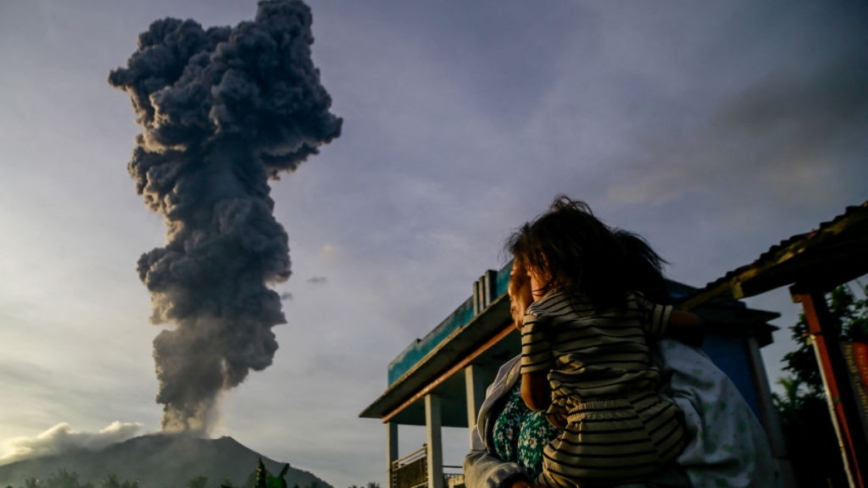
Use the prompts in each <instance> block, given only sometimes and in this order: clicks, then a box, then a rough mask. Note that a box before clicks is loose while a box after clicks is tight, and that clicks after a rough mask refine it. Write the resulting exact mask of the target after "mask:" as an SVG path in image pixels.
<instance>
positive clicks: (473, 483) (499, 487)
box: [464, 429, 532, 488]
mask: <svg viewBox="0 0 868 488" xmlns="http://www.w3.org/2000/svg"><path fill="white" fill-rule="evenodd" d="M516 483H519V484H520V485H521V484H526V485H525V486H530V485H531V484H532V483H531V480H530V478H528V476H527V474H526V473H525V472H524V470H523V469H522V468H521V466H519V465H518V464H516V463H509V462H503V461H501V460H500V459H498V458H497V457H496V456H492V455H491V454H489V453H488V451H487V450H486V449H485V446H484V445H483V444H482V439H481V438H480V437H479V430H478V429H471V432H470V453H468V454H467V456H465V457H464V484H465V486H466V487H467V488H521V486H515V487H514V485H515V484H516Z"/></svg>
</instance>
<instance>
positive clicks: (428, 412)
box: [425, 393, 443, 488]
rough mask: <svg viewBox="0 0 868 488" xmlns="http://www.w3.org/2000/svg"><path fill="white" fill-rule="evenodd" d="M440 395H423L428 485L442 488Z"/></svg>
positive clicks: (432, 487)
mask: <svg viewBox="0 0 868 488" xmlns="http://www.w3.org/2000/svg"><path fill="white" fill-rule="evenodd" d="M440 427H441V422H440V397H438V396H436V395H433V394H430V393H429V394H427V395H425V429H426V430H427V438H428V444H427V447H428V452H427V453H426V454H427V456H426V457H427V459H428V487H427V488H443V440H442V437H441V432H440Z"/></svg>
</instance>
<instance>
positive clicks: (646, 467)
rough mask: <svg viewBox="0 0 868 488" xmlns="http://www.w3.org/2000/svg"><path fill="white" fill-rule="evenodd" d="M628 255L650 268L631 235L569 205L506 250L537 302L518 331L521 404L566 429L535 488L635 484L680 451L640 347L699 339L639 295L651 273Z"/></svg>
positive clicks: (669, 410) (678, 433) (685, 318)
mask: <svg viewBox="0 0 868 488" xmlns="http://www.w3.org/2000/svg"><path fill="white" fill-rule="evenodd" d="M637 243H638V244H637ZM637 245H638V246H639V248H640V249H638V251H639V252H640V253H644V254H645V256H643V257H644V260H643V262H645V263H651V265H653V266H657V267H658V268H659V263H660V262H661V260H660V258H659V257H658V256H657V255H656V253H654V252H653V251H652V250H651V249H650V248H649V247H647V245H645V244H644V242H643V241H641V239H640V238H638V236H635V235H632V234H629V233H624V232H623V231H613V230H611V229H609V228H608V227H607V226H606V225H604V224H603V223H602V222H600V221H599V220H598V219H597V218H595V217H594V216H593V214H592V213H591V211H590V209H589V208H588V207H587V205H586V204H584V203H582V202H575V201H572V200H570V199H568V198H566V197H559V198H557V199H556V200H555V202H554V203H553V204H552V207H551V210H550V211H549V212H548V213H546V214H544V215H543V216H541V217H539V218H538V219H537V220H536V221H534V222H533V223H530V224H525V225H524V226H523V227H522V228H521V229H520V230H519V231H518V232H516V233H515V234H514V235H513V237H512V238H511V239H510V243H509V248H510V251H511V252H512V254H513V256H514V257H515V260H516V261H519V262H520V263H521V265H523V266H525V267H526V269H527V272H528V275H529V277H530V284H531V292H532V293H533V298H534V299H536V301H535V302H534V303H533V304H532V305H531V306H530V307H529V308H528V309H527V312H526V314H525V316H524V323H523V325H522V328H521V331H522V358H521V373H522V381H521V394H522V398H523V399H524V401H525V403H526V404H527V406H528V408H530V409H531V410H534V411H539V410H543V409H546V408H547V410H546V417H547V418H548V420H549V422H551V423H552V424H553V425H555V426H557V427H561V428H564V429H565V430H564V431H563V433H562V434H561V435H560V436H558V437H557V438H556V439H554V440H553V441H552V442H550V443H549V444H548V445H547V446H546V447H545V449H544V451H543V454H544V459H543V466H542V468H543V471H542V474H541V475H540V476H539V478H538V479H537V483H539V484H543V485H548V486H552V487H558V488H559V487H565V488H566V487H586V486H600V485H617V484H622V483H627V482H633V481H641V480H642V479H645V478H648V477H650V476H651V475H653V474H655V473H656V472H657V471H659V470H660V469H661V468H662V467H663V466H664V465H665V464H666V463H668V462H670V461H672V460H674V459H675V457H676V456H677V455H678V454H679V452H680V451H681V449H682V448H683V446H684V444H685V442H686V436H685V432H684V427H683V424H682V420H681V413H680V411H679V410H678V409H677V407H676V406H675V405H674V404H672V403H670V402H667V401H665V400H663V399H662V398H660V397H659V395H658V394H657V390H658V388H659V386H660V375H659V371H658V370H657V369H656V368H655V367H653V366H652V365H651V361H650V356H649V351H650V350H649V346H648V341H649V340H656V339H658V338H660V337H662V335H663V334H664V333H667V332H678V329H679V328H680V329H682V330H688V331H689V330H690V329H691V328H692V329H693V330H696V329H697V327H696V326H697V325H698V323H699V320H698V318H697V317H696V316H695V315H693V314H689V313H686V312H679V311H673V310H672V307H671V306H664V305H660V304H655V303H653V302H651V301H649V300H648V299H647V298H646V296H645V295H644V294H643V293H641V292H638V291H636V290H639V289H642V290H646V289H648V286H647V283H640V281H641V279H642V277H643V276H648V274H649V273H647V272H644V271H647V270H639V269H637V266H636V262H637V261H636V259H635V256H636V255H637V249H636V246H637ZM629 246H633V248H632V249H629V248H628V247H629ZM643 246H644V247H643ZM649 253H650V254H649ZM649 257H650V258H649ZM650 274H652V275H653V273H650ZM658 276H659V273H658Z"/></svg>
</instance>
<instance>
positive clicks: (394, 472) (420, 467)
mask: <svg viewBox="0 0 868 488" xmlns="http://www.w3.org/2000/svg"><path fill="white" fill-rule="evenodd" d="M427 450H428V446H427V445H424V444H423V445H422V448H421V449H417V450H415V451H413V452H411V453H410V454H407V455H406V456H404V457H402V458H399V459H396V460H394V461H392V466H391V478H392V488H415V487H418V486H419V485H426V484H427V483H428V458H427Z"/></svg>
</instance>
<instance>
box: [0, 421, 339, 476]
mask: <svg viewBox="0 0 868 488" xmlns="http://www.w3.org/2000/svg"><path fill="white" fill-rule="evenodd" d="M260 457H262V461H263V463H264V464H265V467H266V469H268V471H269V472H271V473H272V474H275V475H276V474H277V473H279V472H280V470H281V468H282V467H283V464H284V463H278V462H276V461H273V460H271V459H268V458H266V457H265V456H261V455H260V454H257V453H256V452H254V451H252V450H250V449H248V448H246V447H244V446H243V445H241V444H240V443H238V442H237V441H236V440H235V439H233V438H231V437H221V438H220V439H199V438H196V437H192V436H185V435H169V434H152V435H146V436H141V437H136V438H133V439H130V440H128V441H126V442H121V443H118V444H114V445H111V446H108V447H107V448H105V449H103V450H101V451H87V450H83V449H82V450H76V451H70V452H68V453H65V454H61V455H57V456H46V457H41V458H36V459H27V460H24V461H19V462H16V463H12V464H7V465H5V466H0V486H9V485H11V486H14V487H18V486H23V485H24V480H26V479H28V478H38V479H41V480H44V479H46V478H48V477H49V476H50V475H51V474H52V473H54V472H56V471H57V470H59V469H66V470H68V471H74V472H76V473H78V475H79V479H80V480H82V481H83V482H84V481H90V482H92V483H93V484H94V485H95V486H97V487H98V486H99V482H100V481H102V480H103V479H104V478H105V477H106V476H108V475H109V474H116V475H117V476H118V477H119V478H120V479H122V480H123V479H126V480H129V481H133V480H138V481H139V485H140V486H141V488H184V487H186V486H187V481H189V480H190V479H192V478H195V477H196V476H207V477H208V484H207V486H208V487H209V488H213V487H218V486H219V484H220V483H222V482H223V481H224V480H229V481H231V482H232V484H233V485H235V486H242V485H243V484H244V482H245V481H247V477H248V475H249V474H250V473H251V472H253V471H254V470H255V469H256V463H257V460H258V459H259V458H260ZM285 479H286V481H287V484H288V485H289V486H290V487H292V486H293V485H295V484H298V485H299V486H301V487H303V486H305V485H310V484H311V483H312V482H316V483H317V485H318V486H319V487H320V488H332V487H331V485H329V484H328V483H326V482H324V481H322V480H321V479H319V478H317V477H316V476H314V475H313V474H311V473H309V472H307V471H302V470H299V469H295V468H292V467H290V469H289V472H288V473H287V475H286V478H285Z"/></svg>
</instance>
